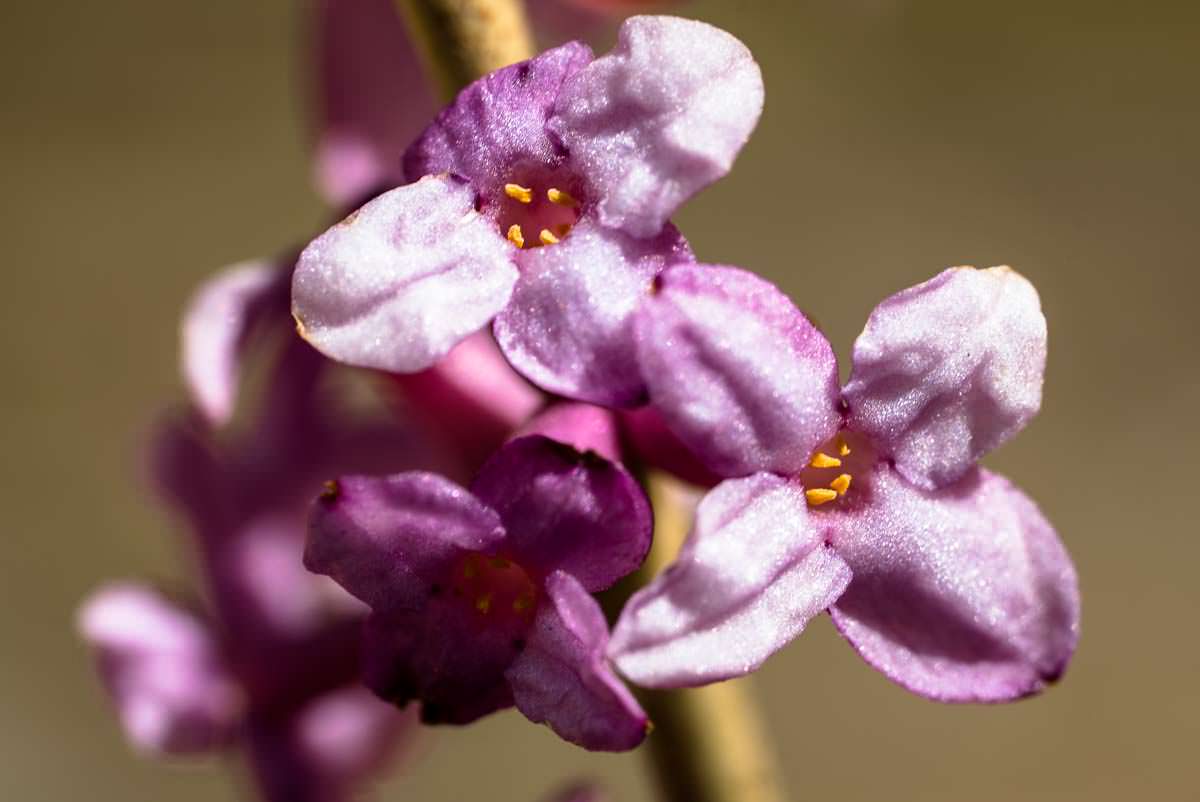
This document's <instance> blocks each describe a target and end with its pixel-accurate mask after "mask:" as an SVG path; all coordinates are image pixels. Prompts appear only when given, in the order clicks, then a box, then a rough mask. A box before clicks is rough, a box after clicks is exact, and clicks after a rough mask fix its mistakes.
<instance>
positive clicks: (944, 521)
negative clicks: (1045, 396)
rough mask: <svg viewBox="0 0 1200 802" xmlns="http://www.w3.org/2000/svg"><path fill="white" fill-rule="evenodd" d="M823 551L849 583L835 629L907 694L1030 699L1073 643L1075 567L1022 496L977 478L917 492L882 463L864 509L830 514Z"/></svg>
mask: <svg viewBox="0 0 1200 802" xmlns="http://www.w3.org/2000/svg"><path fill="white" fill-rule="evenodd" d="M822 520H823V521H826V522H828V527H829V536H830V537H831V539H832V542H833V546H834V548H835V549H836V550H837V552H838V554H840V555H841V556H842V557H843V558H844V559H845V560H846V562H847V563H849V564H850V569H851V570H852V571H853V572H854V580H853V581H852V582H851V583H850V587H849V588H848V589H847V590H846V593H845V595H844V596H842V598H841V599H840V600H839V601H838V603H837V604H836V605H835V606H834V607H833V610H832V613H833V620H834V623H835V624H837V627H838V629H839V630H840V631H841V632H842V634H843V635H845V636H846V638H847V639H848V640H849V641H850V643H851V644H852V645H853V646H854V648H855V649H857V650H858V652H859V654H861V655H862V656H863V658H865V659H866V661H867V662H868V663H870V664H871V665H872V666H874V667H875V668H877V669H879V670H880V671H882V672H883V673H884V674H885V675H887V676H888V677H889V678H891V679H893V680H895V681H896V682H898V683H899V684H901V685H903V686H904V687H905V688H908V689H909V690H911V691H913V692H915V693H918V694H920V695H922V696H926V697H929V698H931V699H937V700H941V701H947V702H998V701H1006V700H1009V699H1016V698H1019V697H1021V696H1027V695H1029V694H1032V693H1036V692H1038V691H1040V690H1041V689H1042V688H1044V687H1045V685H1046V683H1048V682H1052V681H1054V680H1056V679H1057V678H1058V677H1059V676H1060V675H1061V674H1062V673H1063V671H1064V670H1065V669H1066V665H1067V661H1068V660H1069V659H1070V657H1071V654H1072V652H1074V650H1075V643H1076V641H1077V639H1078V636H1079V589H1078V585H1077V580H1076V577H1075V568H1074V566H1073V565H1072V564H1071V558H1070V557H1069V556H1068V555H1067V553H1066V550H1065V549H1064V548H1063V545H1062V543H1061V542H1060V541H1059V539H1058V536H1057V535H1056V534H1055V533H1054V529H1053V528H1052V527H1051V526H1050V524H1049V522H1047V521H1046V519H1045V518H1044V517H1043V516H1042V514H1041V512H1040V511H1039V510H1038V508H1037V507H1036V506H1035V505H1034V503H1033V502H1032V501H1030V500H1029V498H1028V497H1027V496H1025V494H1023V493H1022V492H1021V491H1020V490H1018V489H1017V488H1015V487H1014V486H1013V485H1012V484H1010V483H1009V482H1008V481H1007V480H1006V479H1004V478H1002V477H999V476H997V475H995V474H992V473H989V472H987V471H982V470H976V471H973V472H972V473H969V474H968V475H967V476H965V477H964V478H963V479H961V480H960V481H959V482H957V483H956V484H954V485H950V486H948V487H945V488H942V489H940V490H936V491H925V490H921V489H918V488H916V487H913V486H912V485H910V484H909V483H907V482H906V481H905V480H904V479H903V478H902V477H900V475H899V474H897V473H896V472H895V471H892V470H889V469H888V468H886V467H885V466H884V464H882V463H881V464H880V466H879V467H878V468H877V470H876V471H875V472H874V474H873V475H872V476H871V486H870V499H869V501H868V502H867V503H865V504H861V505H858V506H856V507H855V506H851V507H847V508H846V509H845V511H841V510H834V511H831V512H829V513H827V514H824V516H823V517H822Z"/></svg>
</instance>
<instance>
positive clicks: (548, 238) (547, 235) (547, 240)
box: [538, 228, 558, 245]
mask: <svg viewBox="0 0 1200 802" xmlns="http://www.w3.org/2000/svg"><path fill="white" fill-rule="evenodd" d="M538 239H539V240H541V243H542V244H543V245H557V244H558V237H556V236H554V234H552V233H551V232H550V229H548V228H543V229H542V231H541V233H539V234H538Z"/></svg>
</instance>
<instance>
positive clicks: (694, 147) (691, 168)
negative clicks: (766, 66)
mask: <svg viewBox="0 0 1200 802" xmlns="http://www.w3.org/2000/svg"><path fill="white" fill-rule="evenodd" d="M762 103H763V85H762V74H761V72H760V71H759V68H758V64H756V63H755V61H754V58H753V56H751V55H750V51H749V50H747V49H746V46H745V45H743V44H742V43H741V42H739V41H738V40H737V39H735V38H734V37H733V36H731V35H729V34H728V33H726V32H724V31H722V30H720V29H719V28H714V27H713V26H711V25H708V24H706V23H703V22H698V21H695V20H685V19H679V18H677V17H655V16H643V17H632V18H630V19H628V20H626V21H625V23H624V24H623V25H622V26H621V29H620V32H619V40H618V43H617V46H616V47H615V48H614V49H613V51H612V52H611V53H609V54H607V55H605V56H602V57H601V58H598V59H596V60H595V61H593V62H592V63H591V64H589V65H588V66H586V67H584V68H583V69H582V70H581V71H580V72H579V73H578V74H577V75H575V76H574V77H572V78H570V79H569V80H568V81H566V82H565V83H564V84H563V88H562V92H561V93H560V94H559V96H558V100H557V102H556V103H555V105H554V115H553V116H552V117H551V118H550V120H549V121H548V123H547V127H548V128H549V129H550V130H551V131H552V132H554V133H555V134H557V135H558V136H559V137H560V138H561V139H562V141H563V143H564V144H565V145H566V146H567V149H568V150H569V151H570V152H571V160H572V162H574V163H575V164H577V165H579V167H578V169H580V170H582V171H583V172H584V174H585V175H586V177H587V179H588V181H589V183H590V186H591V194H592V195H593V197H596V198H597V199H598V200H599V205H598V210H599V214H600V220H601V222H603V223H604V224H605V225H606V226H611V227H614V228H621V229H624V230H625V231H627V232H629V233H630V234H632V235H634V236H636V237H650V236H654V235H655V234H657V233H658V231H659V229H660V228H661V227H662V226H663V224H665V223H666V222H667V220H668V219H669V218H670V216H671V215H672V214H673V213H674V211H675V210H676V209H677V208H679V206H680V204H682V203H683V202H684V201H685V200H687V199H688V198H689V197H691V196H692V195H694V194H695V193H696V192H698V191H699V190H701V189H703V188H704V187H706V186H708V185H709V184H711V183H712V182H713V181H715V180H717V179H718V178H720V177H721V176H723V175H725V173H727V172H729V168H730V167H731V166H732V165H733V160H734V157H735V156H737V153H738V151H739V150H741V148H742V145H744V144H745V143H746V140H747V139H749V137H750V132H751V131H753V130H754V126H755V125H756V124H757V123H758V117H759V114H761V112H762Z"/></svg>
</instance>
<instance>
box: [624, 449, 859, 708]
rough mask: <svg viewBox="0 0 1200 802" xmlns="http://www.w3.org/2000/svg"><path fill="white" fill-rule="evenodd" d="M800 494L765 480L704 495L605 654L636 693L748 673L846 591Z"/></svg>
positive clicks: (845, 578)
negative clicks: (674, 550)
mask: <svg viewBox="0 0 1200 802" xmlns="http://www.w3.org/2000/svg"><path fill="white" fill-rule="evenodd" d="M810 519H811V516H810V515H809V512H808V505H807V502H806V501H805V498H804V488H802V487H801V486H800V485H799V484H798V483H796V482H794V481H789V480H786V479H783V478H781V477H778V476H775V475H773V474H768V473H759V474H755V475H753V476H750V477H747V478H745V479H731V480H728V481H726V482H723V483H721V484H720V485H718V486H717V487H716V488H715V489H713V490H712V491H710V492H709V493H708V495H707V496H705V497H704V499H703V500H702V501H701V502H700V505H699V507H698V508H697V510H696V522H695V526H694V528H693V529H692V532H691V534H690V535H689V537H688V540H687V542H686V543H685V544H684V547H683V550H682V551H681V552H680V555H679V557H678V559H677V560H676V561H675V563H674V564H673V565H671V567H669V568H668V569H667V570H666V571H665V572H664V573H662V574H661V575H660V576H658V577H657V578H655V580H654V581H653V582H651V583H650V584H649V585H648V586H646V587H645V588H643V589H642V590H639V591H638V592H637V593H635V594H634V595H633V597H632V598H631V599H630V600H629V603H628V604H626V605H625V609H624V610H623V611H622V613H621V618H620V620H618V622H617V626H616V629H615V631H614V632H613V640H612V644H611V645H610V648H609V654H610V655H611V656H612V658H613V660H614V662H615V663H616V664H617V668H618V669H619V670H620V671H621V673H622V674H624V675H625V676H626V677H628V678H629V679H631V680H633V681H634V682H636V683H637V684H639V685H646V686H650V687H656V688H675V687H681V686H690V685H703V684H706V683H709V682H716V681H718V680H723V679H729V678H731V677H738V676H741V675H743V674H748V673H749V672H751V671H753V670H755V669H757V668H758V667H759V666H760V665H762V663H763V661H765V660H766V659H767V658H768V657H770V656H771V655H772V654H774V653H775V652H776V651H778V650H779V649H781V648H782V647H783V646H784V645H786V644H787V643H788V642H789V641H791V640H792V639H793V638H795V637H796V636H797V635H799V634H800V632H801V631H803V629H804V626H805V625H806V624H807V623H808V621H809V619H811V618H812V617H813V616H815V615H816V614H817V613H820V612H821V611H822V610H825V609H826V608H828V607H829V605H831V604H832V603H833V602H834V601H836V600H837V598H838V596H840V595H841V593H842V591H843V590H845V588H846V585H847V584H848V583H849V581H850V569H849V568H848V567H847V565H846V563H845V562H844V561H843V560H842V559H841V558H840V557H838V556H837V555H836V554H835V553H834V552H833V551H832V550H830V549H829V548H827V547H826V546H825V544H824V541H823V538H822V536H821V532H820V530H819V529H818V528H817V527H816V526H815V525H814V522H813V521H811V520H810Z"/></svg>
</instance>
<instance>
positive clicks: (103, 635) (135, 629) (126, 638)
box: [79, 584, 242, 754]
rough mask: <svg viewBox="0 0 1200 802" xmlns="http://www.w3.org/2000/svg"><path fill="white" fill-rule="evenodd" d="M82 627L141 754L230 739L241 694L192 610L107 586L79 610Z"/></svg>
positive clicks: (198, 748) (202, 748) (186, 750)
mask: <svg viewBox="0 0 1200 802" xmlns="http://www.w3.org/2000/svg"><path fill="white" fill-rule="evenodd" d="M79 629H80V632H81V633H82V635H83V638H84V640H86V641H87V642H88V644H90V645H91V647H92V648H93V649H94V650H95V653H96V658H97V662H98V663H99V667H100V676H101V678H102V679H103V681H104V684H105V686H106V687H107V688H108V692H109V694H110V695H111V696H112V699H113V702H114V703H115V705H116V707H117V711H118V713H119V715H120V717H121V725H122V727H123V728H124V730H125V734H126V737H128V739H129V740H130V742H131V743H132V744H133V745H134V746H135V747H136V748H137V749H138V750H140V751H143V752H147V753H152V754H190V753H197V752H206V751H210V750H213V749H216V748H217V747H219V746H221V745H222V744H224V743H226V742H227V741H228V740H229V738H230V737H231V736H232V735H233V731H234V728H235V726H236V724H237V721H238V719H239V717H240V715H241V711H242V704H241V696H240V695H239V693H238V691H237V686H236V685H235V683H234V680H233V678H232V677H231V676H229V675H228V674H227V672H226V670H225V668H224V666H223V664H222V662H221V658H220V654H219V651H218V646H217V643H216V641H215V639H214V638H213V636H212V633H211V632H210V631H209V630H208V628H207V627H206V626H205V624H204V623H203V622H201V621H200V620H199V619H198V618H196V616H194V615H193V614H192V613H190V612H187V611H185V610H183V609H181V608H179V607H177V606H176V605H175V604H174V603H172V602H171V601H169V600H167V599H166V598H164V597H163V596H162V595H161V594H159V593H158V592H156V591H154V590H151V589H150V588H146V587H142V586H139V585H132V584H121V585H111V586H109V587H107V588H104V589H102V590H100V591H98V592H97V593H95V594H94V595H93V596H92V597H91V598H90V599H88V601H87V602H86V603H85V604H84V605H83V607H82V608H81V610H80V611H79Z"/></svg>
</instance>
